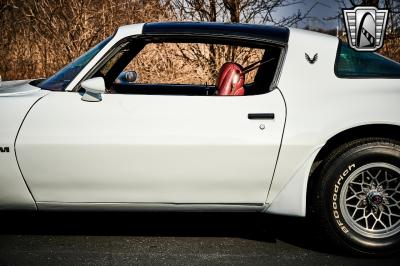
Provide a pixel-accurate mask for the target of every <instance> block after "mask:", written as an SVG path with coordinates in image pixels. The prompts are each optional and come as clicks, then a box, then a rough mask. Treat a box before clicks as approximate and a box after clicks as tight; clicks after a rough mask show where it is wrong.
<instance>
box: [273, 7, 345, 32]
mask: <svg viewBox="0 0 400 266" xmlns="http://www.w3.org/2000/svg"><path fill="white" fill-rule="evenodd" d="M296 2H297V1H296ZM299 2H301V1H299ZM313 5H315V6H314V8H313V9H312V11H311V12H310V14H309V16H310V17H312V18H311V19H307V20H306V21H303V22H302V23H300V24H299V25H297V26H298V27H304V26H306V25H308V26H311V27H318V28H322V29H335V28H336V27H337V25H338V19H330V20H329V19H328V18H332V17H335V16H337V14H338V12H341V7H340V6H339V4H338V3H337V2H336V1H334V0H331V1H322V0H319V1H317V0H304V1H302V3H298V4H295V5H292V6H289V7H284V8H280V9H279V10H278V11H277V12H276V13H275V17H276V18H279V17H284V16H289V15H291V14H293V13H295V12H297V10H301V11H302V12H303V13H304V12H306V11H307V10H309V9H310V8H311V7H312V6H313Z"/></svg>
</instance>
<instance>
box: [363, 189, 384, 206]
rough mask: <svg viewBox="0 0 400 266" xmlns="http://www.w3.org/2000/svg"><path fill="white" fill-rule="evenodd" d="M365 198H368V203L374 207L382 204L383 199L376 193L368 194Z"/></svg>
mask: <svg viewBox="0 0 400 266" xmlns="http://www.w3.org/2000/svg"><path fill="white" fill-rule="evenodd" d="M367 198H368V202H369V203H370V204H371V205H374V206H379V205H381V204H382V202H383V197H382V195H381V193H379V192H376V191H373V192H370V193H369V194H368V196H367Z"/></svg>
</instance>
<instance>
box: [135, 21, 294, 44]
mask: <svg viewBox="0 0 400 266" xmlns="http://www.w3.org/2000/svg"><path fill="white" fill-rule="evenodd" d="M143 34H144V35H180V36H185V35H186V36H188V35H189V36H216V35H217V36H226V37H239V38H251V39H265V40H268V41H272V42H278V43H283V44H286V43H287V42H288V39H289V29H288V28H284V27H277V26H267V25H255V24H239V23H216V22H154V23H146V24H145V25H144V26H143Z"/></svg>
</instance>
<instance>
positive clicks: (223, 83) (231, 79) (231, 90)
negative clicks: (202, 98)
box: [217, 62, 244, 96]
mask: <svg viewBox="0 0 400 266" xmlns="http://www.w3.org/2000/svg"><path fill="white" fill-rule="evenodd" d="M243 85H244V74H243V67H241V66H240V65H239V64H236V63H233V62H228V63H225V64H223V65H222V67H221V69H220V70H219V74H218V80H217V90H218V95H235V96H239V95H244V88H243Z"/></svg>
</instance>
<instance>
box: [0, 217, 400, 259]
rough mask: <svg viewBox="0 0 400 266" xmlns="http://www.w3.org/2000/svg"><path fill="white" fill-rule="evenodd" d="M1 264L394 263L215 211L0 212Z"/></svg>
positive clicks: (295, 226) (278, 223)
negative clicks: (362, 255)
mask: <svg viewBox="0 0 400 266" xmlns="http://www.w3.org/2000/svg"><path fill="white" fill-rule="evenodd" d="M0 215H1V221H2V226H1V229H0V264H1V265H54V264H57V265H78V264H86V265H128V264H129V265H132V264H140V265H214V264H219V265H220V264H229V265H291V266H293V265H294V264H296V265H335V266H338V265H363V266H365V265H400V256H392V257H390V258H374V257H372V258H371V257H370V258H366V257H354V256H350V255H346V254H344V253H342V252H340V251H338V250H334V249H332V248H330V247H329V246H328V245H327V244H326V243H324V241H323V240H317V239H318V236H316V234H315V231H314V230H312V227H311V226H310V225H309V223H308V222H307V221H306V220H305V219H301V218H290V217H278V216H270V215H263V214H232V213H226V214H217V213H206V214H205V213H61V212H56V213H39V214H38V213H0Z"/></svg>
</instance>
